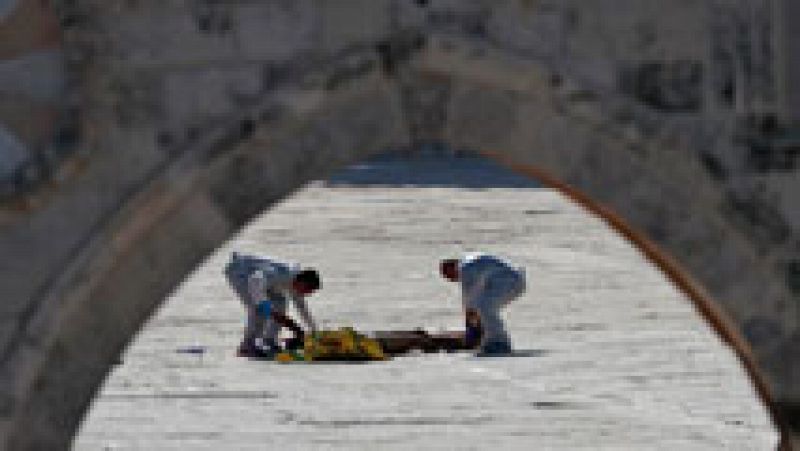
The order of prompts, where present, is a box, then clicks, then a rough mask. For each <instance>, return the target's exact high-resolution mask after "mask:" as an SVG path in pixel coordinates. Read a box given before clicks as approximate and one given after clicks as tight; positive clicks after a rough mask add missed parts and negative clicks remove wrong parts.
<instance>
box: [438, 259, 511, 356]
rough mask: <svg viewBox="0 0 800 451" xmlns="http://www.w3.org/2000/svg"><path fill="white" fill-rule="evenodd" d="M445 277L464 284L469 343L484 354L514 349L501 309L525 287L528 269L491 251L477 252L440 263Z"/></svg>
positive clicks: (503, 352) (463, 294)
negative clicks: (514, 264)
mask: <svg viewBox="0 0 800 451" xmlns="http://www.w3.org/2000/svg"><path fill="white" fill-rule="evenodd" d="M439 272H440V273H441V275H442V277H444V278H445V279H447V280H449V281H451V282H459V283H460V285H461V301H462V304H463V307H464V314H465V319H466V321H465V322H466V328H465V333H464V339H465V341H466V344H467V346H469V347H477V348H478V349H479V351H480V352H481V353H482V354H507V353H510V352H511V338H510V337H509V335H508V332H507V331H506V328H505V324H504V323H503V319H502V318H501V317H500V311H501V309H503V308H504V307H505V306H507V305H508V304H509V303H510V302H511V301H513V300H515V299H517V298H518V297H519V296H520V295H521V294H522V293H523V292H524V291H525V286H526V282H525V270H524V269H523V268H517V267H514V266H513V265H512V264H511V263H509V262H507V261H506V260H504V259H502V258H500V257H496V256H493V255H488V254H481V253H473V254H467V255H464V256H463V257H461V258H457V259H456V258H448V259H445V260H441V261H440V263H439Z"/></svg>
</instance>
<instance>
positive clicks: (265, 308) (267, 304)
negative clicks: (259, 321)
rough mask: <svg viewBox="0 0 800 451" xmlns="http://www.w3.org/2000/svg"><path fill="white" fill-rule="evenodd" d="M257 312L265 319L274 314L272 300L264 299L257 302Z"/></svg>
mask: <svg viewBox="0 0 800 451" xmlns="http://www.w3.org/2000/svg"><path fill="white" fill-rule="evenodd" d="M256 313H257V314H258V315H259V316H261V317H263V318H265V319H269V316H270V315H271V314H272V302H271V301H270V300H269V299H264V300H263V301H261V302H259V303H258V304H256Z"/></svg>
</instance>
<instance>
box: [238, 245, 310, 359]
mask: <svg viewBox="0 0 800 451" xmlns="http://www.w3.org/2000/svg"><path fill="white" fill-rule="evenodd" d="M224 273H225V277H226V278H227V280H228V283H229V284H230V286H231V288H232V289H233V291H235V292H236V294H237V295H238V296H239V300H240V301H241V302H242V305H243V306H244V308H245V312H246V314H247V320H246V321H247V322H246V325H245V329H244V336H243V337H242V341H241V344H240V345H239V350H238V354H239V355H240V356H247V357H271V356H272V355H274V354H275V353H276V352H279V351H281V349H282V348H281V347H280V343H279V334H280V331H281V328H282V327H286V328H288V329H290V330H292V332H293V334H294V337H293V338H292V339H291V340H289V341H287V343H286V347H287V348H298V347H301V346H302V343H303V338H304V332H303V329H302V328H301V327H300V326H299V325H298V324H297V322H295V321H294V320H292V319H291V318H290V317H289V316H288V315H287V314H286V309H287V300H288V299H291V300H292V302H293V303H294V306H295V309H296V310H297V312H298V313H299V314H300V316H301V318H302V319H303V322H304V323H305V325H306V326H307V327H308V329H309V330H310V331H311V332H312V333H313V332H316V331H317V326H316V323H315V322H314V318H313V317H312V316H311V313H310V312H309V310H308V306H307V305H306V300H305V298H306V296H308V295H310V294H311V293H313V292H314V291H316V290H318V289H319V288H320V286H321V283H320V279H319V274H318V273H317V271H315V270H314V269H302V268H300V266H299V265H297V264H292V263H286V262H279V261H276V260H273V259H270V258H266V257H256V256H251V255H240V254H238V253H236V252H234V253H233V254H232V255H231V260H230V261H229V262H228V264H227V265H226V266H225V270H224Z"/></svg>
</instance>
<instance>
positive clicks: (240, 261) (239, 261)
mask: <svg viewBox="0 0 800 451" xmlns="http://www.w3.org/2000/svg"><path fill="white" fill-rule="evenodd" d="M249 270H250V265H248V262H247V260H246V259H245V258H242V257H238V258H237V257H234V258H233V259H232V260H231V261H230V262H229V263H228V264H227V265H226V266H225V271H224V273H225V278H226V280H227V281H228V285H230V287H231V289H232V290H233V291H234V292H235V293H236V295H237V297H238V298H239V301H241V303H242V306H243V307H244V309H245V312H246V323H245V327H244V331H243V336H242V341H241V343H240V344H239V354H240V355H254V353H256V352H257V351H256V346H255V340H256V338H257V337H258V336H259V335H260V333H261V331H262V330H263V328H264V318H261V317H260V316H259V315H258V314H257V312H256V308H255V301H254V300H253V299H251V296H250V292H249V290H248V286H247V285H248V278H249V276H250V273H249Z"/></svg>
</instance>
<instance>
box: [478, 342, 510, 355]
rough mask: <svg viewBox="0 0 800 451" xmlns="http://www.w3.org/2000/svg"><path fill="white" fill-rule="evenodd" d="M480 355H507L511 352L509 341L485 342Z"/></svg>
mask: <svg viewBox="0 0 800 451" xmlns="http://www.w3.org/2000/svg"><path fill="white" fill-rule="evenodd" d="M480 354H481V355H487V356H488V355H509V354H511V343H508V342H505V341H492V342H489V343H486V344H485V345H483V347H482V348H481V352H480Z"/></svg>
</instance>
